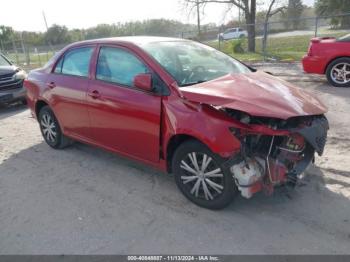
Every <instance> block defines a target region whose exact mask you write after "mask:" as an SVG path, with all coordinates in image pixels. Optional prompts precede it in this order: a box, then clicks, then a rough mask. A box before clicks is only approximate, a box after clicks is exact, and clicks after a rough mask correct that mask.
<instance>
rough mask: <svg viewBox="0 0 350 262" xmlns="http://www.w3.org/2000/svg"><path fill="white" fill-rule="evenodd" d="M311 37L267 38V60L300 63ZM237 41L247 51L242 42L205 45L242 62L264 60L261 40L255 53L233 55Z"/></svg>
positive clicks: (337, 33)
mask: <svg viewBox="0 0 350 262" xmlns="http://www.w3.org/2000/svg"><path fill="white" fill-rule="evenodd" d="M342 35H344V32H332V31H326V32H322V36H323V37H324V36H334V37H340V36H342ZM312 37H313V36H312V35H302V36H288V37H269V38H268V39H267V48H266V53H267V54H268V58H274V59H276V60H279V61H291V62H292V61H300V60H301V58H302V57H303V56H304V55H305V54H306V52H307V50H308V47H309V43H310V39H311V38H312ZM238 41H242V47H243V49H244V50H247V49H248V41H247V39H244V40H230V41H224V42H221V44H220V45H219V42H218V41H211V42H207V43H206V44H208V45H210V46H212V47H214V48H216V49H219V50H221V51H222V52H224V53H226V54H228V55H230V56H232V57H234V58H237V59H239V60H242V61H262V60H263V59H264V57H263V55H262V38H257V39H256V40H255V45H256V51H257V52H256V53H248V52H244V53H235V52H234V45H235V44H237V42H238Z"/></svg>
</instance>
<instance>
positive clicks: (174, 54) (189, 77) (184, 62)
mask: <svg viewBox="0 0 350 262" xmlns="http://www.w3.org/2000/svg"><path fill="white" fill-rule="evenodd" d="M142 48H143V49H144V50H145V51H146V52H147V53H149V54H150V55H151V56H152V57H153V58H154V59H155V60H157V61H158V63H159V64H160V65H161V66H162V67H163V68H164V69H165V70H166V71H167V72H168V73H169V74H171V75H172V76H173V77H174V78H175V80H176V82H177V83H178V85H179V86H188V85H193V84H197V83H201V82H206V81H209V80H212V79H215V78H218V77H221V76H224V75H227V74H239V73H248V72H251V71H250V70H249V68H248V67H246V66H245V65H243V64H241V63H240V62H238V61H237V60H235V59H233V58H232V57H230V56H228V55H225V54H223V53H221V52H219V51H217V50H216V49H214V48H211V47H209V46H206V45H203V44H199V43H196V42H191V41H164V42H152V43H147V44H145V45H143V46H142Z"/></svg>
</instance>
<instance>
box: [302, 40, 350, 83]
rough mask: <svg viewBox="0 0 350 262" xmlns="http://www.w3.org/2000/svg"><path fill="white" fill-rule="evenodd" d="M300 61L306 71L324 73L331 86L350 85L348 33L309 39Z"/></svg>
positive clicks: (349, 41)
mask: <svg viewBox="0 0 350 262" xmlns="http://www.w3.org/2000/svg"><path fill="white" fill-rule="evenodd" d="M302 63H303V67H304V71H305V72H306V73H312V74H325V75H326V76H327V79H328V81H329V83H330V84H332V85H333V86H337V87H350V34H349V35H346V36H344V37H341V38H338V39H336V38H334V37H316V38H313V39H311V43H310V46H309V51H308V53H307V55H305V56H304V57H303V60H302Z"/></svg>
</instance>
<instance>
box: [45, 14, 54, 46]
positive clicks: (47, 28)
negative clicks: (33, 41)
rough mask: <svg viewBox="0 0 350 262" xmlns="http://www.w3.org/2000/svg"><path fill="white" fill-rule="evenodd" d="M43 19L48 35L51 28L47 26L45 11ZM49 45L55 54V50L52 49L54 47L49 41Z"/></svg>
mask: <svg viewBox="0 0 350 262" xmlns="http://www.w3.org/2000/svg"><path fill="white" fill-rule="evenodd" d="M43 18H44V23H45V27H46V33H47V31H49V27H48V25H47V20H46V15H45V12H44V11H43ZM48 44H49V47H50V49H51V51H52V52H53V48H52V45H51V43H50V41H48Z"/></svg>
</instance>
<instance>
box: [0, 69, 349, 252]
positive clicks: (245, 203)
mask: <svg viewBox="0 0 350 262" xmlns="http://www.w3.org/2000/svg"><path fill="white" fill-rule="evenodd" d="M260 67H261V66H260ZM264 68H265V69H267V70H269V71H272V72H276V73H277V74H280V75H282V76H283V77H284V78H285V79H287V80H289V81H292V82H295V84H298V85H300V86H302V87H303V88H305V89H307V90H309V91H311V92H312V93H314V94H315V95H317V96H319V97H320V98H321V100H323V101H324V103H325V104H326V105H327V106H328V107H329V113H328V114H327V116H328V118H329V120H330V124H331V130H330V133H329V140H328V143H327V146H326V149H325V154H324V156H323V157H322V158H319V157H318V158H317V159H316V165H315V166H314V167H311V168H309V170H308V171H307V173H306V175H305V177H304V178H303V180H302V181H301V183H300V185H299V186H298V187H297V188H296V189H295V191H293V192H291V198H289V197H287V195H286V194H285V192H284V191H282V190H280V191H278V192H276V193H275V195H274V196H272V197H267V196H264V195H256V196H255V197H254V198H253V199H251V200H245V199H242V198H241V197H239V198H237V199H236V200H235V201H234V202H233V203H232V205H231V206H230V207H228V208H227V209H225V210H222V211H216V212H214V211H209V210H205V209H202V208H199V207H196V206H195V205H193V204H191V203H190V202H189V201H187V200H186V199H185V198H184V197H183V196H182V195H181V194H180V192H179V191H178V190H177V188H176V186H175V183H174V182H173V178H172V177H170V176H168V175H166V174H163V173H160V172H158V171H155V170H153V169H151V168H149V167H147V166H144V165H141V164H138V163H136V162H132V161H130V160H127V159H124V158H121V157H119V156H116V155H114V154H111V153H109V152H105V151H102V150H100V149H96V148H93V147H90V146H87V145H83V144H80V143H76V144H75V145H73V146H72V147H70V148H68V149H66V150H63V151H56V150H53V149H51V148H49V147H48V146H47V145H46V144H45V143H44V142H43V139H42V138H41V135H40V132H39V128H38V125H37V123H36V122H35V121H34V119H33V118H31V117H30V114H29V111H28V110H27V109H26V108H25V107H22V106H15V107H10V108H2V109H0V253H1V254H116V253H119V254H130V253H145V254H158V253H172V254H175V253H176V254H178V253H182V254H193V253H195V254H202V253H206V254H208V253H212V254H345V253H347V254H350V249H349V247H350V172H349V171H350V168H349V167H350V152H349V149H350V137H349V131H350V117H349V112H350V89H339V88H332V87H330V86H329V85H328V84H327V83H326V82H325V80H324V78H320V77H309V76H300V74H301V72H300V66H298V65H277V66H268V67H267V66H266V65H265V67H264Z"/></svg>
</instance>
